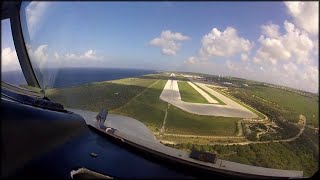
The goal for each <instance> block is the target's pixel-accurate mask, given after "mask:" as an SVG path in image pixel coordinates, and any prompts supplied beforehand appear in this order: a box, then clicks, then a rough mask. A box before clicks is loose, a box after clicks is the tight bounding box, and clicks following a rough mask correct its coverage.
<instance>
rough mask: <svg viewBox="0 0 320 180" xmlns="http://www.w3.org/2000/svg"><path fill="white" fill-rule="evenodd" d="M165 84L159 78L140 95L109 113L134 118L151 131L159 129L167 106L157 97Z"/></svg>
mask: <svg viewBox="0 0 320 180" xmlns="http://www.w3.org/2000/svg"><path fill="white" fill-rule="evenodd" d="M165 84H166V81H165V80H159V81H158V82H157V83H155V84H153V85H152V86H151V87H149V88H148V89H146V91H145V92H143V93H142V94H141V95H139V96H137V97H136V98H134V99H132V100H131V101H130V102H128V103H127V104H126V105H125V106H123V107H121V108H118V109H115V110H113V111H111V113H115V114H121V115H125V116H129V117H132V118H135V119H137V120H139V121H141V122H142V123H144V124H145V125H147V126H148V127H149V128H150V129H151V130H152V131H157V130H159V129H160V128H161V126H162V122H163V118H164V115H165V109H166V107H167V103H165V102H163V101H161V100H160V99H159V96H160V94H161V92H162V90H163V88H164V86H165Z"/></svg>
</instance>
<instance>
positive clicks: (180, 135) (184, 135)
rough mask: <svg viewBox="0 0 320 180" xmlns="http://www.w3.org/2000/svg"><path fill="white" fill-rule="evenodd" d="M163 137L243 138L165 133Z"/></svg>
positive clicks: (241, 137) (239, 137) (236, 137)
mask: <svg viewBox="0 0 320 180" xmlns="http://www.w3.org/2000/svg"><path fill="white" fill-rule="evenodd" d="M154 134H155V135H159V134H160V133H157V132H156V133H154ZM163 135H164V136H174V137H190V138H207V139H244V138H245V137H243V136H201V135H194V134H171V133H165V134H163Z"/></svg>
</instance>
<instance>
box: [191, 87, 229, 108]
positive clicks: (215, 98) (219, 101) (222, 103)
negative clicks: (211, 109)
mask: <svg viewBox="0 0 320 180" xmlns="http://www.w3.org/2000/svg"><path fill="white" fill-rule="evenodd" d="M194 84H195V83H194ZM195 85H196V86H197V87H198V88H200V89H202V91H204V92H206V93H207V94H208V95H209V96H210V97H212V99H214V100H216V101H218V103H219V104H221V105H226V103H224V102H223V101H221V100H220V99H219V98H217V97H215V96H214V95H212V94H211V93H209V92H208V91H206V90H205V89H203V88H201V87H200V86H198V85H197V84H195Z"/></svg>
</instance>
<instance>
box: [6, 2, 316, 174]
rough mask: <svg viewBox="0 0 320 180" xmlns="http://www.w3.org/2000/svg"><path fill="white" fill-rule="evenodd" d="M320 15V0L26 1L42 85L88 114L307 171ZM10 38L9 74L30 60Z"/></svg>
mask: <svg viewBox="0 0 320 180" xmlns="http://www.w3.org/2000/svg"><path fill="white" fill-rule="evenodd" d="M318 17H319V3H318V2H259V3H258V2H134V3H133V2H99V1H98V2H54V1H52V2H49V1H48V2H41V1H39V2H38V1H35V2H23V3H22V5H21V9H20V19H21V28H22V33H23V38H24V42H25V45H26V49H27V52H28V56H29V59H30V61H31V64H32V67H33V69H34V72H35V75H36V78H37V80H38V82H39V84H40V88H41V89H42V90H43V91H44V93H45V96H46V97H48V98H49V99H50V100H51V101H54V102H58V103H61V104H62V105H63V106H64V107H65V108H66V109H67V110H69V111H72V112H75V113H78V114H80V115H81V116H83V117H84V118H85V119H86V121H87V123H88V124H93V125H97V124H99V123H100V124H99V127H103V129H104V130H106V131H113V132H112V133H114V132H116V131H120V132H124V133H126V134H127V135H128V136H131V137H137V138H139V139H140V140H141V141H142V142H144V143H145V142H153V143H154V142H156V143H162V144H164V145H166V146H169V147H173V148H175V149H180V150H184V151H185V152H190V151H191V150H198V151H202V152H209V153H212V154H215V155H217V156H218V157H219V159H223V160H228V161H233V162H237V163H241V164H247V165H252V166H257V167H267V168H274V169H284V170H296V171H303V172H304V176H312V175H313V174H314V173H315V172H316V171H317V170H318V164H319V162H318V158H319V154H318V152H319V140H318V137H319V134H318V130H319V110H318V109H319V100H318V99H319V82H318V81H319V77H318V74H319V62H318V59H319V52H318V49H319V41H318V39H319V34H318V32H319V29H318V27H319V26H318V25H319V18H318ZM2 26H8V27H9V26H10V24H9V23H6V22H5V24H4V23H2ZM6 34H7V32H6V31H4V29H3V28H2V37H4V36H6ZM11 50H12V47H9V45H8V47H7V45H6V44H5V42H4V41H2V61H1V65H2V75H4V77H6V76H5V74H6V73H7V71H3V68H9V66H10V68H14V67H19V66H13V65H12V66H11V64H10V63H11V62H12V63H14V61H13V60H11V59H12V56H11V55H12V54H11ZM13 51H14V49H13ZM10 58H11V59H10ZM15 63H16V62H15ZM19 68H20V67H19ZM10 70H12V69H10ZM14 70H16V69H14ZM20 71H21V70H20ZM10 72H11V71H10ZM2 80H3V79H2ZM17 82H18V81H17ZM18 84H26V82H25V80H24V81H23V80H21V81H19V82H18ZM23 86H24V87H25V88H28V86H26V85H23ZM29 88H31V87H29ZM99 112H100V113H99Z"/></svg>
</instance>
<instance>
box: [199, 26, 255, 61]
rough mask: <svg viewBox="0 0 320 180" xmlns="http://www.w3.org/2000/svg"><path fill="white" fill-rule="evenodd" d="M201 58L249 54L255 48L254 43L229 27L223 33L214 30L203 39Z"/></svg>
mask: <svg viewBox="0 0 320 180" xmlns="http://www.w3.org/2000/svg"><path fill="white" fill-rule="evenodd" d="M201 42H202V47H201V49H200V56H202V57H210V56H222V57H229V56H233V55H235V54H239V53H247V52H249V51H250V50H251V48H252V47H253V46H254V44H253V42H250V41H249V40H248V39H244V38H242V37H239V36H238V33H237V30H236V29H234V28H232V27H227V28H226V29H225V30H224V31H223V32H221V31H219V30H218V29H217V28H213V29H212V30H211V32H210V33H208V34H206V35H205V36H204V37H203V38H202V41H201Z"/></svg>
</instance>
